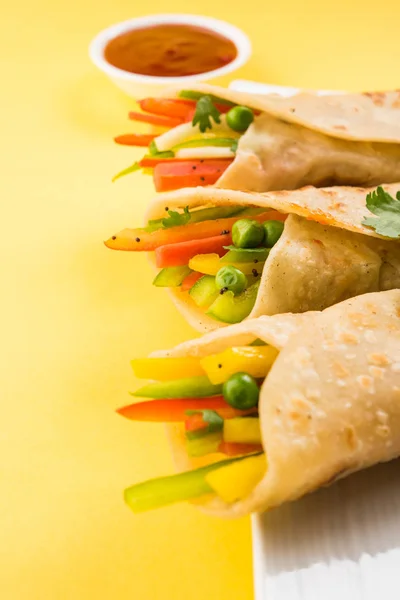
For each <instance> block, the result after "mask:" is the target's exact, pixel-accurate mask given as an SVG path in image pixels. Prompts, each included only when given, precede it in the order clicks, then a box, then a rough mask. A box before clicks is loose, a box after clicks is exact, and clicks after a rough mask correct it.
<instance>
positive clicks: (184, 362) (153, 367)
mask: <svg viewBox="0 0 400 600" xmlns="http://www.w3.org/2000/svg"><path fill="white" fill-rule="evenodd" d="M131 365H132V369H133V372H134V373H135V375H136V377H138V378H139V379H155V380H157V381H170V380H171V379H179V378H180V377H182V375H185V377H200V376H202V375H204V369H203V367H202V366H201V364H200V359H199V358H192V357H190V356H188V357H180V358H135V359H134V360H132V361H131Z"/></svg>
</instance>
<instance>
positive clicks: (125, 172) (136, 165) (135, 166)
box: [111, 162, 141, 182]
mask: <svg viewBox="0 0 400 600" xmlns="http://www.w3.org/2000/svg"><path fill="white" fill-rule="evenodd" d="M140 169H141V166H140V165H139V163H138V162H134V163H133V165H130V166H129V167H127V168H126V169H124V170H123V171H120V172H119V173H117V174H116V175H114V177H113V178H112V180H111V181H112V182H114V181H116V180H117V179H119V178H120V177H125V175H129V173H134V172H135V171H139V170H140Z"/></svg>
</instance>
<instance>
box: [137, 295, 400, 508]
mask: <svg viewBox="0 0 400 600" xmlns="http://www.w3.org/2000/svg"><path fill="white" fill-rule="evenodd" d="M255 340H257V341H258V343H265V344H268V345H270V346H273V347H274V348H275V349H276V350H277V351H278V352H279V354H278V355H277V358H276V359H275V360H274V362H273V364H272V366H271V367H270V370H269V372H267V374H266V376H265V379H264V382H263V384H262V387H261V390H260V399H259V406H258V413H259V423H260V432H261V442H262V452H263V453H262V454H251V455H250V456H248V457H246V458H245V459H243V460H240V461H239V462H238V463H235V464H228V463H229V461H226V462H225V463H219V462H215V464H214V461H218V460H219V457H218V456H217V455H207V456H203V457H201V458H190V457H189V456H188V454H187V451H186V450H185V447H184V445H183V444H184V430H183V427H182V426H181V425H172V426H169V427H170V435H171V444H172V448H173V452H174V456H175V460H176V462H177V465H178V467H179V469H180V470H183V469H188V468H195V469H199V471H192V472H191V473H192V474H193V473H194V474H195V475H196V473H199V474H200V475H201V476H202V477H204V479H205V481H203V484H202V487H200V488H199V489H198V490H197V495H199V498H198V499H196V503H197V504H200V505H201V506H202V507H203V508H204V509H205V510H206V511H207V512H210V513H212V514H216V515H219V516H227V517H236V516H240V515H244V514H247V513H250V512H253V511H264V510H267V509H270V508H273V507H276V506H278V505H280V504H282V503H284V502H286V501H290V500H294V499H296V498H298V497H300V496H302V495H304V494H306V493H308V492H311V491H313V490H315V489H316V488H319V487H321V486H324V485H327V484H330V483H331V482H333V481H335V480H336V479H338V478H341V477H344V476H346V475H348V474H350V473H352V472H354V471H357V470H360V469H363V468H366V467H369V466H371V465H374V464H376V463H379V462H383V461H388V460H391V459H393V458H395V457H397V456H398V455H399V454H400V402H399V400H400V291H397V290H394V291H388V292H381V293H372V294H366V295H364V296H359V297H357V298H354V299H350V300H346V301H344V302H342V303H340V304H337V305H336V306H334V307H330V308H328V309H326V310H324V311H323V312H318V313H315V312H314V313H306V314H304V315H290V314H289V315H275V316H272V317H266V316H264V317H260V318H258V319H252V320H249V321H247V322H246V323H241V324H238V325H233V326H231V327H229V328H226V329H223V330H219V331H215V332H212V333H209V334H206V335H205V336H203V337H202V338H201V339H196V340H193V341H189V342H186V343H183V344H181V345H179V346H177V347H176V348H175V349H173V350H169V351H163V352H157V353H156V354H155V355H154V356H157V357H158V358H162V357H164V358H172V357H173V358H175V359H177V358H179V357H192V359H200V361H201V364H205V361H204V357H209V356H210V355H216V353H217V356H221V354H218V353H221V352H224V351H226V350H227V349H229V348H232V347H233V346H235V347H236V346H240V347H243V346H246V345H250V344H252V343H254V341H255ZM250 347H251V346H250ZM254 420H255V419H254V418H252V417H251V416H250V417H246V418H243V419H241V421H254ZM233 421H237V419H236V420H235V419H234V420H233ZM231 423H232V422H231ZM229 429H230V430H231V429H233V428H232V427H230V428H229ZM224 434H225V429H224ZM221 464H222V467H221ZM210 465H214V466H213V467H210ZM224 465H226V466H224ZM204 467H206V470H205V471H204ZM202 469H203V470H202ZM207 469H209V471H207ZM211 469H214V470H212V471H210V470H211ZM235 477H236V479H235ZM207 486H208V487H207ZM140 492H141V490H139V492H138V488H137V487H135V486H133V487H132V488H131V490H130V495H129V494H128V495H127V498H128V500H129V501H130V502H131V503H133V501H134V500H135V494H138V493H140ZM244 492H245V493H244ZM236 496H237V497H236ZM227 498H228V500H227Z"/></svg>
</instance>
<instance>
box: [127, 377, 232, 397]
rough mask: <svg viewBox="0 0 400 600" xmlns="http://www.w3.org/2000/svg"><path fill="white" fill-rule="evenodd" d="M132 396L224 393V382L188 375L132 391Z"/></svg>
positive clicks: (202, 395) (183, 395) (210, 394)
mask: <svg viewBox="0 0 400 600" xmlns="http://www.w3.org/2000/svg"><path fill="white" fill-rule="evenodd" d="M130 393H131V395H132V396H135V397H141V398H154V399H169V398H171V399H173V398H204V397H206V396H216V395H218V394H221V393H222V384H220V385H213V384H212V383H211V382H210V380H209V379H208V377H206V376H202V377H187V378H184V379H174V380H172V381H157V382H156V383H149V384H148V385H145V386H144V387H141V388H140V389H138V390H136V392H130Z"/></svg>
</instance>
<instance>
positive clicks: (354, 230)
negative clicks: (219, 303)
mask: <svg viewBox="0 0 400 600" xmlns="http://www.w3.org/2000/svg"><path fill="white" fill-rule="evenodd" d="M384 188H385V189H386V190H387V191H388V192H389V193H390V194H391V195H393V196H395V195H396V193H397V191H398V190H400V184H398V183H397V184H392V185H387V186H384ZM369 191H371V190H370V189H365V188H349V187H336V188H335V187H334V188H319V189H317V188H313V187H306V188H302V189H300V190H296V191H290V192H288V191H281V192H269V193H264V194H256V193H247V192H240V191H232V190H223V189H217V188H212V187H208V188H201V187H199V188H188V189H183V190H178V191H174V192H168V193H165V194H159V195H158V196H157V197H156V198H155V199H154V201H153V202H152V203H151V205H150V207H149V210H148V214H147V217H148V218H149V219H154V218H158V217H160V216H163V215H165V206H168V207H169V208H170V209H171V208H172V209H176V208H180V209H182V208H184V207H185V206H189V209H193V208H196V207H200V206H202V207H204V206H210V205H212V206H224V205H243V206H258V207H265V208H272V209H276V210H278V211H280V212H282V213H285V214H288V215H289V216H288V218H287V219H286V221H285V228H284V232H283V234H282V236H281V238H280V239H279V240H278V242H277V243H276V244H275V246H274V247H273V248H272V250H271V252H270V254H269V257H268V259H267V261H266V263H265V266H264V269H263V271H262V274H261V282H260V287H259V290H258V295H257V300H256V303H255V305H254V308H253V310H252V312H251V314H250V315H249V318H250V319H251V318H255V317H259V316H261V315H273V314H279V313H286V312H292V313H301V312H306V311H310V310H323V309H324V308H327V307H328V306H331V305H333V304H336V303H338V302H341V301H342V300H345V299H346V298H351V297H353V296H357V295H359V294H364V293H368V292H374V291H384V290H389V289H394V288H399V287H400V243H399V242H397V241H393V240H392V241H390V240H387V239H384V238H383V237H382V236H380V235H379V234H377V233H376V232H375V231H374V230H373V229H370V228H368V227H365V226H364V225H362V221H363V219H364V217H366V216H370V215H371V213H369V211H368V209H367V208H366V195H367V193H368V192H369ZM117 242H118V240H117ZM112 244H113V242H112V241H109V245H110V247H112ZM169 293H170V294H171V295H172V298H173V300H174V302H175V303H176V305H177V306H178V308H179V310H180V312H182V314H183V315H184V316H185V318H186V319H187V320H188V321H189V323H190V324H191V325H192V326H193V327H194V328H195V329H197V330H199V331H201V332H204V331H208V330H211V329H215V328H218V327H221V326H223V325H224V324H223V323H221V322H218V321H215V320H214V319H211V318H210V317H207V315H205V314H204V312H203V311H202V310H201V309H199V308H198V307H197V306H196V305H195V303H194V302H193V300H192V299H191V297H190V295H189V294H188V292H182V291H181V290H180V288H171V289H170V290H169Z"/></svg>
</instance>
